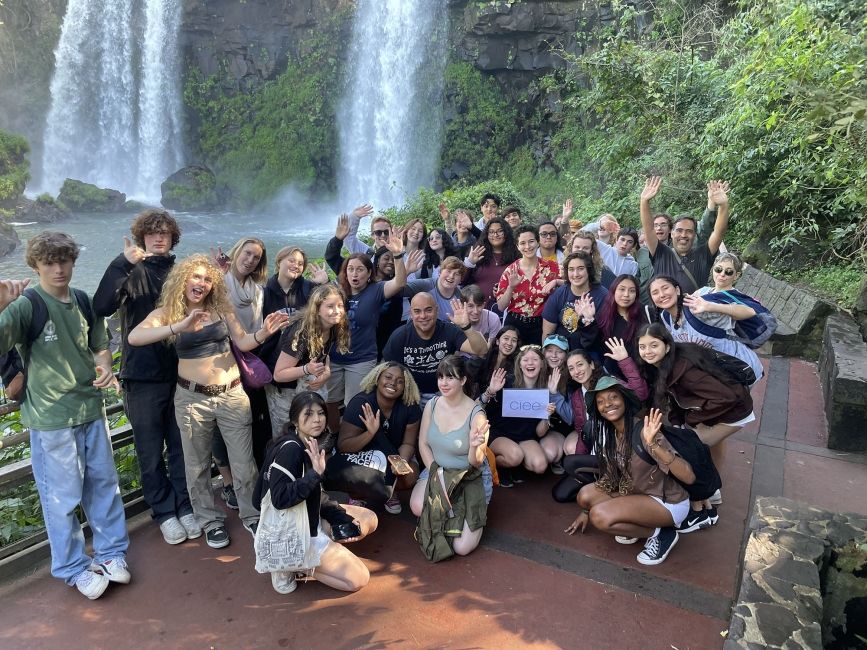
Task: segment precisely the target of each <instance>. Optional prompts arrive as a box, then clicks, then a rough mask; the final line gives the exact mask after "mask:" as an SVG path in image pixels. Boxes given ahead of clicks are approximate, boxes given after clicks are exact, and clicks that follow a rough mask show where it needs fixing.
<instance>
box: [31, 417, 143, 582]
mask: <svg viewBox="0 0 867 650" xmlns="http://www.w3.org/2000/svg"><path fill="white" fill-rule="evenodd" d="M30 454H31V463H32V467H33V477H34V479H35V481H36V489H37V490H38V491H39V502H40V503H41V504H42V516H43V518H44V519H45V532H46V533H47V534H48V544H49V546H50V547H51V575H53V576H54V577H55V578H60V579H62V580H65V581H66V584H69V585H71V584H73V582H74V579H75V576H77V575H78V574H79V573H81V572H82V571H84V570H85V569H87V567H88V566H90V557H88V555H87V553H85V551H84V533H83V532H82V530H81V524H80V523H79V521H78V518H77V517H76V515H75V508H76V507H77V506H78V505H79V504H81V506H82V508H84V513H85V515H86V516H87V519H88V522H89V523H90V528H91V530H92V531H93V559H94V560H96V561H97V562H105V561H107V560H111V559H113V558H117V557H124V556H125V555H126V550H127V547H128V546H129V537H127V533H126V517H125V515H124V511H123V502H122V501H121V498H120V488H119V487H118V483H117V469H116V468H115V466H114V456H112V453H111V443H110V441H109V438H108V431H107V428H106V426H105V420H102V419H101V420H94V421H92V422H87V423H85V424H80V425H78V426H74V427H68V428H66V429H52V430H50V431H37V430H36V429H31V430H30Z"/></svg>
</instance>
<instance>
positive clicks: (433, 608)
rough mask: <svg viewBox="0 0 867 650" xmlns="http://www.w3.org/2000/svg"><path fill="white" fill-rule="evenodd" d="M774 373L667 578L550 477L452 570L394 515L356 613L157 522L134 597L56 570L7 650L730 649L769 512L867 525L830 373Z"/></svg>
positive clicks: (375, 551) (239, 532)
mask: <svg viewBox="0 0 867 650" xmlns="http://www.w3.org/2000/svg"><path fill="white" fill-rule="evenodd" d="M765 363H766V367H767V368H768V370H769V377H768V381H763V382H762V383H761V384H760V385H759V386H758V387H757V389H756V391H755V395H754V396H755V398H756V413H757V414H760V418H759V420H758V422H756V423H754V424H753V425H751V426H750V427H748V428H746V429H745V430H744V431H742V432H741V433H740V434H739V435H738V436H736V437H735V438H734V439H731V440H729V442H728V443H727V449H726V462H725V465H724V467H723V468H722V474H723V480H724V490H723V491H724V496H725V504H724V505H723V506H722V508H721V511H720V512H721V518H720V523H719V524H718V525H717V526H715V527H713V528H712V529H710V530H708V531H702V532H697V533H694V534H690V535H684V536H682V537H681V541H680V543H679V544H678V546H677V547H676V548H675V550H674V551H673V552H672V554H671V556H669V559H668V560H667V561H666V562H665V563H664V564H662V565H660V566H657V567H644V566H641V565H640V564H638V563H637V562H636V561H635V555H636V553H637V552H638V551H639V550H640V547H639V545H635V546H630V547H626V546H620V545H618V544H616V543H614V541H613V540H612V539H611V538H610V537H608V536H606V535H602V534H600V533H598V532H596V531H591V532H588V533H587V534H585V535H583V536H578V537H569V536H567V535H565V534H564V533H563V532H562V531H563V529H564V528H565V527H566V526H567V525H568V523H569V522H570V521H571V520H572V519H573V518H574V516H575V514H576V506H572V505H563V504H557V503H555V502H554V501H553V500H552V499H551V498H550V494H549V491H550V487H551V485H553V483H554V479H553V478H552V477H550V476H547V477H544V478H539V479H536V480H532V481H530V482H528V483H525V484H522V485H519V486H517V487H516V488H514V489H511V490H506V489H497V490H496V492H495V495H494V500H493V502H492V504H491V508H490V513H489V527H488V529H487V530H486V532H485V536H484V538H483V541H482V546H481V548H480V549H479V550H478V551H476V552H475V553H473V554H472V555H470V556H469V557H466V558H457V559H453V560H450V561H447V562H443V563H440V564H437V565H431V564H429V563H428V562H427V561H426V560H424V558H423V557H422V555H421V553H420V552H419V550H418V548H417V546H416V544H415V542H414V541H413V539H412V531H413V519H412V517H411V516H410V515H407V514H403V515H400V516H397V517H395V516H391V515H387V514H383V515H382V516H381V517H380V528H379V530H378V531H377V532H376V534H374V535H373V536H371V537H370V538H369V539H367V540H363V541H362V542H360V543H358V544H356V545H355V546H354V550H355V551H356V552H357V553H358V554H359V555H360V556H361V557H363V558H364V559H365V562H366V563H367V565H368V567H369V568H370V570H371V574H372V578H371V582H370V585H369V586H368V587H367V588H365V589H364V590H362V591H361V592H359V593H357V594H350V595H347V594H341V593H338V592H335V591H332V590H330V589H327V588H325V587H323V586H321V585H318V584H316V583H310V584H302V585H300V586H299V588H298V590H297V591H296V592H295V593H293V594H290V595H288V596H280V595H278V594H276V593H275V592H274V591H273V590H272V589H271V585H270V579H269V577H268V576H267V575H259V574H256V573H255V572H254V571H253V569H252V565H253V561H252V540H251V539H250V537H249V535H248V534H247V533H246V532H245V531H244V530H243V528H242V527H241V525H240V522H239V521H238V519H237V517H235V516H231V517H230V520H229V528H230V532H231V534H232V537H233V543H232V545H231V546H229V547H228V548H226V549H222V550H220V551H215V550H212V549H209V548H208V547H207V546H206V545H205V544H204V542H203V541H202V540H201V539H199V540H195V541H189V542H186V543H184V544H182V545H180V546H177V547H169V546H166V545H165V544H164V543H163V541H162V538H161V536H160V534H159V531H158V529H157V527H156V526H154V525H152V524H150V522H149V520H148V519H147V517H139V518H137V519H136V520H134V521H132V522H131V527H132V529H133V530H132V545H131V549H130V555H129V561H130V564H131V567H132V570H133V573H134V577H133V582H132V584H130V585H129V586H120V585H112V586H111V587H110V588H109V591H108V592H107V593H106V595H105V596H103V598H101V599H100V600H98V601H95V602H89V601H86V600H84V599H83V598H82V597H81V596H80V595H78V593H77V592H75V591H74V590H72V589H70V588H67V587H64V586H63V585H62V584H60V583H59V582H58V581H56V580H54V579H52V578H51V577H50V576H49V574H48V571H47V568H45V567H43V568H41V569H39V570H38V571H37V572H36V573H35V574H33V575H32V576H29V577H26V578H23V579H21V580H18V581H17V582H15V583H12V584H7V585H3V586H2V587H0V602H2V604H3V605H2V608H0V648H3V649H4V650H5V649H9V650H11V649H13V648H29V649H34V650H35V649H37V648H65V649H70V650H71V649H73V648H85V647H86V648H103V647H112V648H128V647H129V648H133V647H134V648H151V647H168V648H413V647H418V648H498V649H506V648H579V647H580V648H604V647H609V648H612V649H615V648H616V649H621V648H624V649H631V648H636V649H637V648H641V649H643V650H650V649H656V648H659V649H662V650H671V648H675V649H677V650H687V649H688V648H693V649H702V650H704V649H708V648H719V647H721V646H722V643H723V638H722V637H721V636H720V633H721V632H722V631H723V630H725V629H726V628H727V627H728V614H729V608H730V605H731V602H732V600H733V598H734V596H735V594H736V590H737V585H738V582H739V579H740V578H739V576H740V567H739V558H740V555H741V546H742V543H743V540H744V526H745V522H746V519H747V516H748V507H749V504H750V503H751V502H752V499H753V498H754V497H756V496H758V495H771V496H773V495H783V496H787V497H790V498H793V499H799V500H803V501H806V502H808V503H811V504H814V505H817V506H820V507H823V508H829V509H834V510H844V511H854V512H860V513H862V514H867V500H865V499H864V498H863V495H864V494H867V458H865V457H864V456H858V455H851V454H839V453H836V452H832V451H829V450H828V449H826V448H825V447H824V443H825V438H826V433H825V424H824V417H823V415H822V410H821V399H820V393H819V382H818V377H817V376H816V369H815V366H814V365H813V364H808V363H805V362H801V361H797V360H788V359H782V358H771V359H766V360H765Z"/></svg>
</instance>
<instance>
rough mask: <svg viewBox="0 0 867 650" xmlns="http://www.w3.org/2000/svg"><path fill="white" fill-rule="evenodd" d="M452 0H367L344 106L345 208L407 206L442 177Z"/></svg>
mask: <svg viewBox="0 0 867 650" xmlns="http://www.w3.org/2000/svg"><path fill="white" fill-rule="evenodd" d="M447 31H448V14H447V11H446V0H359V1H358V3H357V5H356V16H355V23H354V25H353V32H352V40H351V41H350V49H349V58H348V62H347V70H348V71H349V73H348V74H349V75H350V80H349V83H348V84H347V87H346V90H345V94H344V97H343V99H342V101H341V103H340V106H339V109H338V126H339V129H340V165H339V171H338V179H337V180H338V194H339V196H340V199H341V202H342V203H343V204H345V205H351V206H355V205H358V204H360V203H363V202H370V203H372V204H373V205H374V207H375V208H377V209H381V208H386V207H389V206H393V205H402V204H403V203H404V200H405V198H406V197H407V196H409V195H411V194H413V193H415V192H416V191H417V190H418V189H419V188H421V187H430V186H432V185H433V183H434V180H435V178H436V170H437V166H438V163H439V154H440V146H441V139H442V93H443V73H444V70H445V62H446V40H447V38H446V34H447Z"/></svg>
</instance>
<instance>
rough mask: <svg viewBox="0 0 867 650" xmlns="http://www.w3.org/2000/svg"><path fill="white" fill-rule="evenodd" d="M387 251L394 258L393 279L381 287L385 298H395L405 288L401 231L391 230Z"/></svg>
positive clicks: (404, 264) (397, 229) (399, 229)
mask: <svg viewBox="0 0 867 650" xmlns="http://www.w3.org/2000/svg"><path fill="white" fill-rule="evenodd" d="M388 250H389V251H391V254H392V255H393V256H394V277H393V278H392V279H391V280H387V281H386V283H385V286H384V287H383V295H384V296H385V297H386V298H391V297H393V296H396V295H397V294H398V293H399V292H400V291H401V290H402V289H403V288H404V287H405V286H406V262H405V261H404V259H403V258H404V250H403V229H402V228H393V229H392V231H391V235H390V236H389V238H388Z"/></svg>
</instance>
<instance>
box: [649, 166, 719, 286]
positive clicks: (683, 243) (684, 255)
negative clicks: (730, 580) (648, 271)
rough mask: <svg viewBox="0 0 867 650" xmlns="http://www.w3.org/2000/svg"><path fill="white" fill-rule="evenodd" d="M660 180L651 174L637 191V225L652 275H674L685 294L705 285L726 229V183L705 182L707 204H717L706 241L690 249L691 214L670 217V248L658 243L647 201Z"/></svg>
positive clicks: (693, 231) (692, 236) (692, 237)
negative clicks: (672, 221) (712, 225)
mask: <svg viewBox="0 0 867 650" xmlns="http://www.w3.org/2000/svg"><path fill="white" fill-rule="evenodd" d="M661 181H662V179H661V178H660V177H659V176H652V177H650V178H648V179H647V182H646V183H645V185H644V190H643V191H642V192H641V202H640V207H641V225H642V227H643V228H644V237H645V244H646V246H647V250H648V251H649V252H650V258H651V261H652V262H653V273H654V275H668V276H671V277H673V278H675V279H676V280H677V282H678V284H680V286H681V288H682V289H683V291H684V292H685V293H693V292H694V291H697V290H698V289H699V288H701V287H703V286H705V285H706V284H707V281H708V278H709V276H710V268H711V266H712V265H713V260H714V258H715V257H716V255H717V253H718V252H719V247H720V244H721V243H722V240H723V237H725V233H726V231H727V230H728V225H729V200H728V183H726V182H724V181H711V182H709V183H708V184H707V196H708V203H709V204H710V203H711V202H713V204H714V205H716V206H717V211H718V212H717V218H716V223H715V224H714V228H713V232H712V233H711V235H710V237H708V240H707V243H705V244H702V245H699V246H697V247H696V248H693V244H694V242H695V238H696V229H697V226H698V224H697V222H696V220H695V219H694V218H693V217H690V216H681V217H678V218H677V219H675V220H674V228H673V230H672V231H671V247H669V246H665V245H660V242H659V239H658V238H657V236H656V233H655V232H654V229H653V216H652V213H651V211H650V201H651V199H653V197H655V196H656V194H657V192H659V186H660V184H661Z"/></svg>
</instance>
